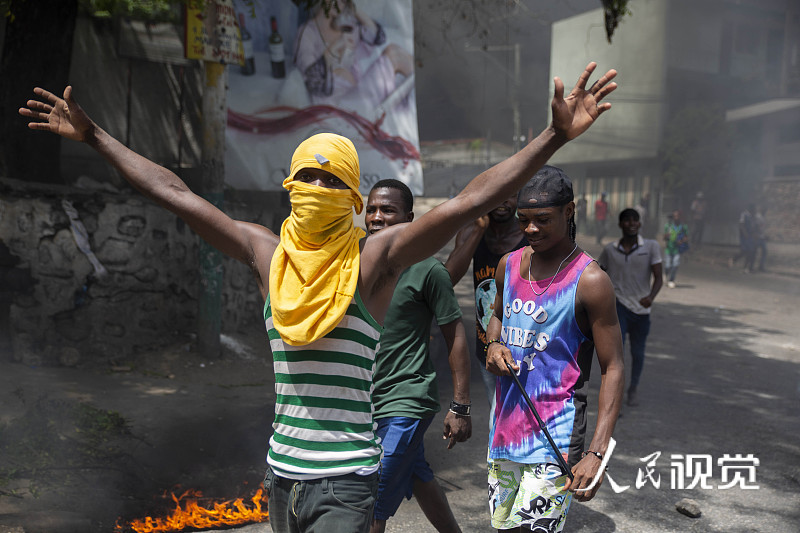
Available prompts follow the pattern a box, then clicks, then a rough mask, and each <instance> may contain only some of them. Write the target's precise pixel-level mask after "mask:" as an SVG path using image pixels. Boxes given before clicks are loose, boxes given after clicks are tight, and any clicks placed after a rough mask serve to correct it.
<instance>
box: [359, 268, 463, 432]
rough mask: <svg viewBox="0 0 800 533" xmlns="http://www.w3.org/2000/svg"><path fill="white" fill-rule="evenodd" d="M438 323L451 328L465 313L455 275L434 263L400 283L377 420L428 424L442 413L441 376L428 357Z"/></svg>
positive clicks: (387, 324)
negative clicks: (400, 418)
mask: <svg viewBox="0 0 800 533" xmlns="http://www.w3.org/2000/svg"><path fill="white" fill-rule="evenodd" d="M432 318H436V323H437V324H439V325H442V324H449V323H450V322H453V321H454V320H458V319H460V318H461V309H460V308H459V306H458V301H457V300H456V295H455V292H454V291H453V285H452V283H451V282H450V275H449V274H448V273H447V270H446V269H445V268H444V265H442V263H440V262H439V261H438V260H436V259H434V258H432V257H431V258H429V259H426V260H424V261H421V262H419V263H417V264H416V265H413V266H411V267H409V268H407V269H406V270H405V271H404V272H403V273H402V274H400V279H399V280H397V287H395V289H394V295H393V296H392V303H391V304H390V305H389V310H388V311H387V312H386V318H385V319H384V321H383V324H384V327H383V333H382V334H381V344H380V348H379V349H378V355H377V356H376V367H375V377H374V385H375V390H374V392H373V393H372V403H373V404H374V405H375V418H385V417H388V416H406V417H409V418H427V417H429V416H432V415H433V414H434V413H436V412H438V411H439V391H438V389H437V387H436V370H435V369H434V366H433V361H431V358H430V357H429V356H428V345H429V343H430V337H431V319H432Z"/></svg>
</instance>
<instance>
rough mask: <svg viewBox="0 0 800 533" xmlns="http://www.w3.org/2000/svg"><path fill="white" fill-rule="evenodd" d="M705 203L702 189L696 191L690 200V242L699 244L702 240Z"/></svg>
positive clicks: (704, 224)
mask: <svg viewBox="0 0 800 533" xmlns="http://www.w3.org/2000/svg"><path fill="white" fill-rule="evenodd" d="M707 207H708V205H707V203H706V198H705V195H703V191H698V192H697V196H695V198H694V200H693V201H692V207H691V209H692V244H700V243H701V242H703V230H705V226H706V209H707Z"/></svg>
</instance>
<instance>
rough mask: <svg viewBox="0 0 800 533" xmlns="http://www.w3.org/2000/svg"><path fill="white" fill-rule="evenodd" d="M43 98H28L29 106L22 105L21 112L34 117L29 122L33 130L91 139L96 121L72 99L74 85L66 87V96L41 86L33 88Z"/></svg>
mask: <svg viewBox="0 0 800 533" xmlns="http://www.w3.org/2000/svg"><path fill="white" fill-rule="evenodd" d="M33 92H34V93H36V95H37V96H39V97H40V98H41V99H42V100H44V101H40V100H28V103H27V105H28V107H27V108H25V107H21V108H20V109H19V114H20V115H22V116H23V117H28V118H30V119H33V120H34V121H33V122H29V123H28V127H29V128H30V129H32V130H39V131H49V132H50V133H55V134H57V135H61V136H62V137H64V138H67V139H72V140H73V141H80V142H85V141H87V140H88V139H89V136H90V135H91V132H92V130H93V128H94V127H95V124H94V122H92V119H90V118H89V116H88V115H87V114H86V113H85V112H84V111H83V109H81V106H79V105H78V102H76V101H75V100H73V99H72V86H67V88H66V89H64V98H59V97H58V96H56V95H55V94H53V93H51V92H49V91H45V90H44V89H42V88H40V87H36V88H35V89H34V90H33Z"/></svg>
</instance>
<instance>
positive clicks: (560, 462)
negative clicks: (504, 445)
mask: <svg viewBox="0 0 800 533" xmlns="http://www.w3.org/2000/svg"><path fill="white" fill-rule="evenodd" d="M506 367H507V368H508V371H509V372H511V377H512V378H514V383H516V384H517V388H518V389H519V391H520V392H521V393H522V397H523V398H525V403H527V404H528V408H529V409H530V410H531V412H532V413H533V416H535V417H536V421H537V422H538V423H539V427H540V428H541V430H542V431H543V432H544V436H545V437H547V442H549V443H550V447H551V448H553V451H554V452H556V459H557V460H558V465H559V466H560V467H561V470H563V471H564V472H566V474H567V476H569V478H570V479H575V478H574V477H573V475H572V471H571V470H570V469H569V466H568V465H567V462H566V461H565V460H564V457H563V456H562V455H561V451H560V450H559V449H558V446H556V443H555V441H554V440H553V437H551V436H550V432H549V431H547V426H546V425H545V423H544V422H542V417H540V416H539V412H538V411H537V410H536V407H534V406H533V402H532V401H531V397H530V396H528V393H527V392H526V391H525V388H524V387H523V386H522V383H520V382H519V378H518V377H517V374H516V373H515V372H514V369H513V368H511V365H510V364H509V363H508V361H506Z"/></svg>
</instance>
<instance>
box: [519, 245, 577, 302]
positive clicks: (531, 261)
mask: <svg viewBox="0 0 800 533" xmlns="http://www.w3.org/2000/svg"><path fill="white" fill-rule="evenodd" d="M577 249H578V243H577V242H576V243H575V248H573V249H572V251H571V252H570V253H568V254H567V257H565V258H564V259H562V260H561V262H560V263H559V264H558V268H557V269H556V273H555V274H553V277H552V278H551V279H550V283H548V284H547V287H545V288H544V290H543V291H542V292H536V289H534V288H533V283H531V279H532V278H533V274H531V264H533V253H531V259H530V261H528V285H530V286H531V291H532V292H533V294H535V295H536V296H541V295H542V294H544V293H546V292H547V289H549V288H550V285H552V284H553V282H554V281H555V280H556V276H558V273H559V272H560V271H561V267H562V265H563V264H564V261H566V260H567V259H569V256H571V255H572V254H574V253H575V250H577Z"/></svg>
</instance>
